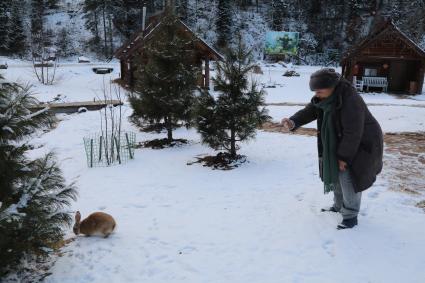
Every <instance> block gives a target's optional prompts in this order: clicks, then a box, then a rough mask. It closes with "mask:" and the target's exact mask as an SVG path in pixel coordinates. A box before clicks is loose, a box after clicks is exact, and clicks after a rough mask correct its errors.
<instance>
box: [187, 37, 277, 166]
mask: <svg viewBox="0 0 425 283" xmlns="http://www.w3.org/2000/svg"><path fill="white" fill-rule="evenodd" d="M254 66H255V65H254V64H253V61H252V57H251V51H246V49H245V46H244V45H243V44H242V43H241V41H240V40H239V44H238V47H237V48H236V49H228V50H227V52H226V55H225V61H224V62H218V63H217V64H216V70H217V75H216V77H215V78H214V79H213V83H214V86H215V87H214V89H215V90H217V92H218V97H214V96H213V95H211V94H210V93H208V92H206V91H205V92H203V93H202V95H201V96H200V98H199V102H198V105H197V107H196V112H195V113H196V125H197V129H198V132H199V133H200V134H201V137H202V142H203V143H205V144H207V145H209V146H210V147H212V148H213V149H215V150H226V151H227V152H228V154H229V155H230V158H231V159H237V157H238V156H237V149H238V145H237V143H238V142H243V141H246V140H249V139H252V138H254V137H255V133H256V128H257V127H258V126H260V125H262V124H263V123H264V122H266V121H268V120H269V119H270V117H269V116H268V115H267V110H266V109H265V108H264V107H262V105H263V104H264V96H265V93H264V91H263V90H260V89H258V86H257V84H256V82H254V81H251V82H250V80H249V78H248V76H249V73H250V72H251V71H252V70H253V68H254Z"/></svg>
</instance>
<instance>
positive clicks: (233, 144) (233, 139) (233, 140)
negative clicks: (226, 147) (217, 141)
mask: <svg viewBox="0 0 425 283" xmlns="http://www.w3.org/2000/svg"><path fill="white" fill-rule="evenodd" d="M230 156H231V157H232V158H236V137H235V130H234V129H231V130H230Z"/></svg>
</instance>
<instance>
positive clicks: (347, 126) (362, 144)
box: [282, 68, 383, 229]
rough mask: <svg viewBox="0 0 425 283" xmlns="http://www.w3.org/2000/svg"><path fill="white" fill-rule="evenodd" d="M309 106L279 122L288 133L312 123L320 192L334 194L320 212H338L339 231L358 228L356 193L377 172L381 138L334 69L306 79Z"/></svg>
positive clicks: (360, 101)
mask: <svg viewBox="0 0 425 283" xmlns="http://www.w3.org/2000/svg"><path fill="white" fill-rule="evenodd" d="M310 89H311V90H312V91H314V92H315V95H314V97H313V98H312V100H311V102H310V103H309V104H308V105H307V106H306V107H305V108H304V109H302V110H300V111H298V112H297V113H295V115H293V116H292V117H290V118H289V119H288V118H284V119H283V120H282V124H283V127H284V128H285V129H286V130H288V131H294V130H296V129H297V128H299V127H301V126H303V125H305V124H308V123H310V122H312V121H314V120H317V130H318V131H317V138H318V139H317V144H318V154H319V170H320V178H321V179H322V181H323V183H324V187H325V193H328V192H330V191H333V192H334V204H333V206H331V207H330V208H324V209H322V211H330V212H340V213H341V214H342V217H343V221H342V222H341V223H340V224H339V225H338V227H337V228H338V229H346V228H353V227H354V226H355V225H357V224H358V221H357V215H358V213H359V210H360V203H361V192H362V191H364V190H366V189H368V188H369V187H371V186H372V184H373V183H374V182H375V180H376V176H377V175H378V174H379V173H380V172H381V170H382V155H383V135H382V130H381V127H380V126H379V123H378V122H377V121H376V119H375V118H374V117H373V116H372V114H371V113H370V112H369V110H368V108H367V106H366V104H365V103H364V101H363V99H362V98H361V97H360V96H359V95H358V94H357V92H356V90H355V89H354V88H353V86H352V85H351V83H350V82H349V81H347V80H346V79H344V78H342V77H341V76H340V75H339V74H338V73H336V72H335V70H334V69H327V68H326V69H322V70H319V71H317V72H315V73H313V74H312V75H311V78H310Z"/></svg>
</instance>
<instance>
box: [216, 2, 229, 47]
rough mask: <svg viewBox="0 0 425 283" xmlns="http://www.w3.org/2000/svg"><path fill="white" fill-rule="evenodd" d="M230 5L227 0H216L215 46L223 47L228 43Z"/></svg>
mask: <svg viewBox="0 0 425 283" xmlns="http://www.w3.org/2000/svg"><path fill="white" fill-rule="evenodd" d="M232 25H233V23H232V5H231V3H230V1H228V0H218V7H217V21H216V26H217V34H218V35H217V46H218V47H219V48H225V47H227V46H228V45H229V43H230V39H231V36H232V34H231V32H232Z"/></svg>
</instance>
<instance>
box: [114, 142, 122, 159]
mask: <svg viewBox="0 0 425 283" xmlns="http://www.w3.org/2000/svg"><path fill="white" fill-rule="evenodd" d="M114 139H115V146H116V147H117V159H118V163H119V164H121V155H120V143H118V141H117V137H116V136H115V137H114Z"/></svg>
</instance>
